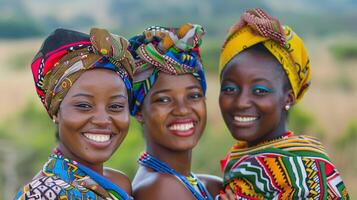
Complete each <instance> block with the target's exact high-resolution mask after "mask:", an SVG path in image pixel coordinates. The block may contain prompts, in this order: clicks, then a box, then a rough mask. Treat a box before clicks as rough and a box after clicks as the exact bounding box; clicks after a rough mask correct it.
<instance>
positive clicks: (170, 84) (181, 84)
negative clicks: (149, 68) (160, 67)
mask: <svg viewBox="0 0 357 200" xmlns="http://www.w3.org/2000/svg"><path fill="white" fill-rule="evenodd" d="M188 87H198V88H201V85H200V82H199V81H198V80H197V78H195V77H194V76H193V75H192V74H183V75H170V74H167V73H163V72H161V73H160V74H159V75H158V78H157V80H156V81H155V83H154V85H153V87H152V88H151V90H150V91H159V90H180V89H187V88H188Z"/></svg>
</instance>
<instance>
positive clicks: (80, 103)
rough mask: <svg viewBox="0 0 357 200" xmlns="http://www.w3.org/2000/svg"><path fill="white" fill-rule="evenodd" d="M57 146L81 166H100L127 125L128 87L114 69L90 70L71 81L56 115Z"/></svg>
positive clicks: (120, 139)
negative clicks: (57, 128) (73, 81)
mask: <svg viewBox="0 0 357 200" xmlns="http://www.w3.org/2000/svg"><path fill="white" fill-rule="evenodd" d="M57 122H58V127H59V149H60V150H61V151H62V152H63V153H64V155H65V156H66V157H68V158H70V159H73V160H75V161H77V162H80V163H82V164H84V165H87V166H91V165H98V164H99V165H101V164H102V163H103V162H105V161H106V160H108V159H109V158H110V157H111V155H112V154H113V153H114V152H115V150H116V149H117V148H118V147H119V145H120V144H121V143H122V141H123V139H124V138H125V136H126V134H127V132H128V127H129V105H128V95H127V90H126V87H125V85H124V82H123V81H122V79H121V78H120V77H119V75H117V74H116V73H115V72H114V71H111V70H107V69H92V70H88V71H86V72H84V73H83V74H82V75H81V76H80V77H79V78H78V80H77V81H76V82H75V83H74V84H73V86H72V87H71V89H70V90H69V91H68V93H67V95H66V96H65V98H64V99H63V101H62V102H61V105H60V109H59V111H58V114H57Z"/></svg>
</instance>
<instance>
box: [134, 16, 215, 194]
mask: <svg viewBox="0 0 357 200" xmlns="http://www.w3.org/2000/svg"><path fill="white" fill-rule="evenodd" d="M203 34H204V31H203V28H202V27H201V26H200V25H196V24H189V23H187V24H184V25H182V26H181V27H180V28H163V27H151V28H149V29H147V30H145V31H144V33H143V34H142V35H139V36H135V37H133V38H132V39H130V44H131V45H130V50H131V52H132V54H133V55H134V58H135V61H136V65H137V66H138V68H137V69H136V72H135V74H134V89H133V91H134V95H133V96H134V105H133V109H132V110H131V111H132V115H134V116H135V117H136V119H137V120H138V121H139V122H140V123H141V126H142V128H143V132H144V137H145V141H146V152H145V153H144V154H142V156H141V157H140V159H139V164H140V167H139V169H138V171H137V173H136V175H135V178H134V180H133V196H134V198H135V199H138V200H140V199H145V200H151V199H155V200H161V199H162V200H166V199H172V200H174V199H177V200H186V199H187V200H188V199H199V200H204V199H212V196H215V195H217V193H218V191H219V189H220V188H221V180H220V179H219V178H216V177H213V176H208V175H201V176H196V175H195V174H193V173H192V172H191V158H192V149H193V148H194V147H195V146H196V145H197V143H198V141H199V139H200V138H201V135H202V133H203V130H204V127H205V125H206V102H205V92H206V82H205V75H204V71H203V68H202V65H201V60H200V54H199V45H200V43H201V38H202V36H203Z"/></svg>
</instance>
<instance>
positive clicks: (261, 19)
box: [219, 9, 311, 101]
mask: <svg viewBox="0 0 357 200" xmlns="http://www.w3.org/2000/svg"><path fill="white" fill-rule="evenodd" d="M258 43H262V44H263V45H264V46H265V47H266V48H267V49H268V50H269V51H270V53H271V54H273V55H274V56H275V58H276V59H277V60H278V62H279V63H280V64H281V65H282V67H283V69H284V71H285V72H286V74H287V76H288V78H289V81H290V84H291V87H292V89H293V92H294V95H295V97H296V100H297V101H299V100H300V99H301V98H302V96H303V94H304V93H305V92H306V90H307V89H308V87H309V85H310V81H311V69H310V62H309V58H308V55H307V51H306V49H305V47H304V43H303V41H302V40H301V38H300V37H299V36H298V35H296V33H295V32H294V31H293V30H291V28H290V27H288V26H281V25H280V23H279V21H278V20H277V19H275V18H273V17H271V16H269V15H267V14H266V13H265V12H264V11H263V10H261V9H253V10H248V11H246V12H245V13H244V14H243V15H242V16H241V18H240V20H239V21H238V22H237V23H236V24H234V25H233V26H232V27H231V28H230V30H229V32H228V36H227V39H226V41H225V43H224V45H223V48H222V51H221V55H220V60H219V73H220V74H221V73H222V70H223V69H224V67H225V66H226V65H227V63H228V62H229V61H230V60H232V59H233V58H234V57H235V56H236V55H237V54H239V53H240V52H242V51H243V50H244V49H246V48H248V47H251V46H253V45H255V44H258Z"/></svg>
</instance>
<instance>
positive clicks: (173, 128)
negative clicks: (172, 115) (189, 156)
mask: <svg viewBox="0 0 357 200" xmlns="http://www.w3.org/2000/svg"><path fill="white" fill-rule="evenodd" d="M193 127H194V124H193V122H190V123H186V124H172V125H171V126H169V130H170V131H188V130H190V129H192V128H193Z"/></svg>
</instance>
